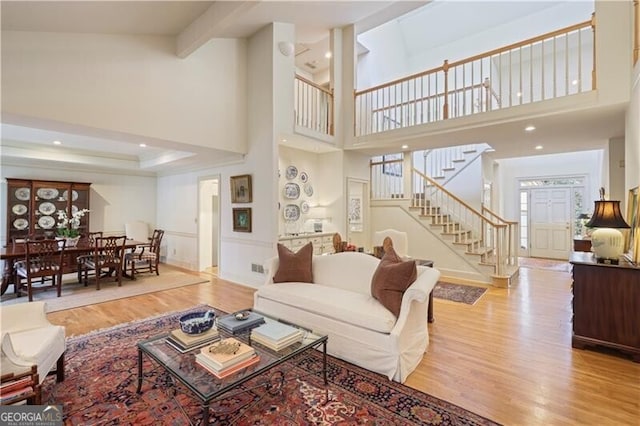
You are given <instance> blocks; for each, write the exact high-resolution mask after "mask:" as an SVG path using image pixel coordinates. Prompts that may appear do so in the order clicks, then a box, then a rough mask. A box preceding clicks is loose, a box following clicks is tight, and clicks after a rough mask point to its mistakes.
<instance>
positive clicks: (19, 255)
mask: <svg viewBox="0 0 640 426" xmlns="http://www.w3.org/2000/svg"><path fill="white" fill-rule="evenodd" d="M142 244H148V242H143V241H136V240H129V239H128V240H126V241H125V243H124V248H125V250H135V249H136V248H137V247H138V246H139V245H142ZM94 248H95V247H94V246H92V245H91V244H90V243H89V241H88V240H87V239H85V238H83V239H80V240H79V241H78V243H77V244H76V245H75V246H73V247H65V248H64V252H63V255H62V273H63V274H69V273H73V272H78V262H77V260H76V259H77V257H78V256H82V255H86V254H88V253H91V252H92V251H93V250H94ZM25 250H26V246H25V244H20V243H9V244H7V245H6V246H5V247H1V248H0V260H3V261H4V271H3V272H2V284H1V286H0V295H2V294H4V293H5V292H6V291H7V289H8V288H9V285H10V284H15V283H16V282H17V277H16V272H15V268H14V267H13V265H14V264H15V262H16V261H19V260H22V259H24V258H25V255H26V253H25ZM122 276H123V277H126V278H129V279H134V277H133V276H131V275H129V274H127V273H126V268H125V267H124V265H123V268H122ZM14 288H15V286H14Z"/></svg>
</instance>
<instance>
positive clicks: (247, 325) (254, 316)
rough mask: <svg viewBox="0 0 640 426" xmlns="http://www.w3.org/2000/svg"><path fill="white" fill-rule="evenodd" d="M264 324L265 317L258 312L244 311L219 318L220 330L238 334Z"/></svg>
mask: <svg viewBox="0 0 640 426" xmlns="http://www.w3.org/2000/svg"><path fill="white" fill-rule="evenodd" d="M263 323H264V317H263V316H262V315H260V314H258V313H256V312H252V311H242V312H236V313H233V314H227V315H224V316H221V317H219V318H218V328H219V329H220V330H223V331H226V332H227V333H231V334H236V333H240V332H242V331H245V330H249V329H251V328H253V327H256V326H258V325H260V324H263Z"/></svg>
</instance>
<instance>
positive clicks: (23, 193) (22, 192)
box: [16, 188, 31, 201]
mask: <svg viewBox="0 0 640 426" xmlns="http://www.w3.org/2000/svg"><path fill="white" fill-rule="evenodd" d="M30 197H31V191H30V190H29V188H18V189H16V198H17V199H18V200H21V201H29V198H30Z"/></svg>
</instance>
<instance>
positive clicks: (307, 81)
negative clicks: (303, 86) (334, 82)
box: [296, 74, 333, 96]
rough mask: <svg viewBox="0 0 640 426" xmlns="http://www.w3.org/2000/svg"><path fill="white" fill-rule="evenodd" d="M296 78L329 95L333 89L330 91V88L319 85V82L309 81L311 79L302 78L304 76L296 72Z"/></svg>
mask: <svg viewBox="0 0 640 426" xmlns="http://www.w3.org/2000/svg"><path fill="white" fill-rule="evenodd" d="M296 78H297V79H298V80H300V81H303V82H305V83H307V84H308V85H309V86H312V87H314V88H316V89H318V90H320V91H321V92H324V93H326V94H327V95H329V96H331V95H333V91H332V90H330V89H325V88H324V87H322V86H320V85H319V84H317V83H314V82H313V81H311V80H308V79H306V78H304V77H303V76H301V75H300V74H296Z"/></svg>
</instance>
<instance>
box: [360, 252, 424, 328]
mask: <svg viewBox="0 0 640 426" xmlns="http://www.w3.org/2000/svg"><path fill="white" fill-rule="evenodd" d="M417 278H418V268H417V267H416V261H415V260H409V261H406V262H403V261H402V259H401V258H400V256H398V254H397V253H396V251H395V250H394V249H393V246H391V247H389V249H388V250H386V249H385V253H384V256H383V257H382V259H381V260H380V264H379V265H378V267H377V268H376V271H375V272H374V273H373V277H372V278H371V295H372V296H373V297H374V298H375V299H377V300H378V301H379V302H380V303H382V306H384V307H385V308H387V309H388V310H389V311H391V313H392V314H393V315H395V316H396V318H397V317H398V315H400V306H401V305H402V296H403V295H404V292H405V290H406V289H407V288H408V287H409V286H410V285H411V284H413V282H414V281H415V280H416V279H417Z"/></svg>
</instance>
